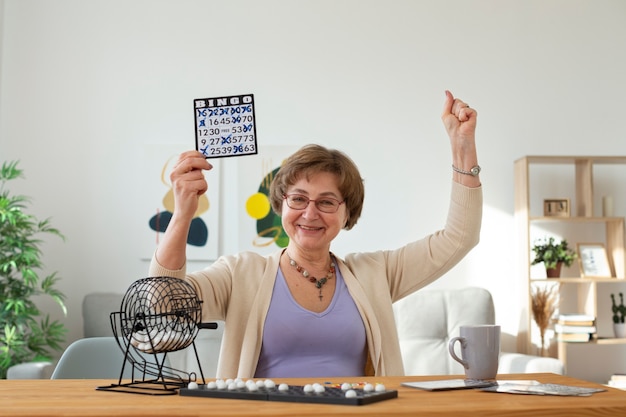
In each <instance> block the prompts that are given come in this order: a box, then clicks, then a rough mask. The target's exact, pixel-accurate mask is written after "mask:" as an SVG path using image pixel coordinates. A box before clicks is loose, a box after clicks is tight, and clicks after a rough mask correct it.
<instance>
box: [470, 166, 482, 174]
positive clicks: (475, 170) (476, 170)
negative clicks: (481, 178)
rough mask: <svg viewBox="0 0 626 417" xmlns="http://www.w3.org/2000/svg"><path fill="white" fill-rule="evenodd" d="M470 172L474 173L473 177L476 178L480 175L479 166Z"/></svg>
mask: <svg viewBox="0 0 626 417" xmlns="http://www.w3.org/2000/svg"><path fill="white" fill-rule="evenodd" d="M470 172H471V173H472V175H473V176H476V175H478V174H480V167H479V166H475V167H473V168H472V169H470Z"/></svg>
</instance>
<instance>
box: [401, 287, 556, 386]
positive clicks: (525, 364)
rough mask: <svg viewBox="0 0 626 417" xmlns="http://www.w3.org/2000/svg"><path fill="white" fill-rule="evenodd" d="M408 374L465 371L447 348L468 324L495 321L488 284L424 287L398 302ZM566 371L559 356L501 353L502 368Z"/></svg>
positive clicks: (442, 373)
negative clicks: (485, 285)
mask: <svg viewBox="0 0 626 417" xmlns="http://www.w3.org/2000/svg"><path fill="white" fill-rule="evenodd" d="M393 309H394V315H395V318H396V325H397V328H398V337H399V339H400V350H401V354H402V360H403V362H404V371H405V374H406V375H451V374H460V375H462V374H463V373H464V369H463V367H462V365H460V364H459V363H458V362H456V361H455V360H454V359H452V357H451V356H450V354H449V352H448V342H449V341H450V339H451V338H452V337H455V336H458V335H459V327H460V326H462V325H465V324H468V325H469V324H495V323H496V321H495V309H494V305H493V299H492V297H491V293H490V292H489V291H487V290H486V289H484V288H476V287H467V288H461V289H451V290H427V289H424V290H420V291H417V292H416V293H414V294H411V295H409V296H407V297H405V298H404V299H402V300H399V301H397V302H396V303H394V306H393ZM532 372H551V373H556V374H560V375H562V374H563V363H562V362H561V361H559V360H558V359H554V358H545V357H539V356H533V355H525V354H521V353H502V354H501V356H500V366H499V369H498V373H532Z"/></svg>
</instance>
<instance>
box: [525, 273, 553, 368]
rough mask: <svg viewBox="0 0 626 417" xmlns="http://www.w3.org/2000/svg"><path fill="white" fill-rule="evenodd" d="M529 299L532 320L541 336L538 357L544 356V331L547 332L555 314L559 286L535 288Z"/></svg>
mask: <svg viewBox="0 0 626 417" xmlns="http://www.w3.org/2000/svg"><path fill="white" fill-rule="evenodd" d="M531 299H532V312H533V318H534V319H535V323H537V327H539V335H540V336H541V347H540V350H539V351H540V353H539V356H545V354H544V353H545V345H546V343H545V338H546V330H548V327H549V326H550V323H551V322H552V317H553V316H554V313H555V312H556V307H557V306H558V304H559V286H558V285H545V286H535V287H533V290H532V294H531Z"/></svg>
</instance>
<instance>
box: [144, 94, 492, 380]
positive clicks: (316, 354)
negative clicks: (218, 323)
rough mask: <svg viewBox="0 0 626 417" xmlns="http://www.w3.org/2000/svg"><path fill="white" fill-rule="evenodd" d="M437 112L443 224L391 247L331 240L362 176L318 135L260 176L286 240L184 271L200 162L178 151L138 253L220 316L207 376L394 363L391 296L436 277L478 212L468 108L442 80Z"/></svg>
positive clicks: (474, 239) (359, 196)
mask: <svg viewBox="0 0 626 417" xmlns="http://www.w3.org/2000/svg"><path fill="white" fill-rule="evenodd" d="M442 120H443V124H444V126H445V128H446V130H447V133H448V136H449V138H450V143H451V148H452V179H453V183H452V195H451V203H450V209H449V212H448V218H447V222H446V225H445V228H444V229H443V230H440V231H437V232H435V233H433V234H431V235H429V236H426V237H424V238H422V239H420V240H417V241H414V242H410V243H408V244H407V245H406V246H403V247H401V248H399V249H396V250H380V251H377V252H371V253H352V254H349V255H346V256H345V258H343V259H341V258H339V257H337V256H335V255H334V254H333V253H332V252H331V250H330V247H331V243H332V241H333V239H334V238H335V237H336V236H337V235H338V234H339V232H340V231H341V229H346V230H349V229H351V228H352V227H353V226H354V225H355V224H356V222H357V221H358V219H359V216H360V214H361V208H362V204H363V196H364V191H363V184H362V179H361V176H360V174H359V171H358V169H357V167H356V166H355V164H354V163H353V162H352V161H351V160H350V159H349V158H348V157H347V156H346V155H344V154H343V153H341V152H338V151H336V150H329V149H326V148H324V147H322V146H318V145H309V146H305V147H303V148H302V149H300V150H299V151H297V152H296V153H295V154H293V155H292V156H291V157H289V158H288V159H287V160H286V161H285V163H284V164H283V166H281V168H280V170H279V172H278V174H277V175H276V177H275V178H274V180H273V182H272V184H271V188H270V200H271V203H272V208H273V210H274V211H275V212H276V213H277V214H278V215H280V216H281V218H282V226H283V229H284V230H285V232H286V234H287V235H288V236H289V244H288V245H287V247H286V248H284V249H280V250H278V251H277V252H275V253H274V254H272V255H269V256H261V255H259V254H256V253H252V252H246V253H240V254H237V255H231V256H223V257H221V258H220V259H218V260H217V261H216V262H215V263H214V264H212V265H210V266H209V267H207V268H206V269H204V270H202V271H197V272H191V273H188V272H187V271H186V269H185V265H186V257H185V247H186V241H187V233H188V230H189V227H190V224H191V220H192V218H193V215H194V213H195V211H196V208H197V205H198V196H200V195H202V194H203V193H204V192H206V190H207V183H206V181H205V178H204V174H203V171H204V170H210V169H211V168H212V167H211V165H210V164H209V163H208V162H207V160H206V159H205V158H204V156H203V155H202V154H201V153H199V152H195V151H190V152H186V153H183V154H182V155H181V156H180V158H179V160H178V163H177V164H176V166H175V168H174V169H173V171H172V174H171V180H172V184H173V189H174V195H175V201H176V209H175V211H174V214H173V216H172V219H171V221H170V223H169V226H168V228H167V231H166V232H165V234H164V236H163V238H162V240H161V243H160V244H159V247H158V248H157V250H156V252H155V254H154V257H153V259H152V263H151V265H150V276H172V277H178V278H181V279H185V280H187V281H188V282H190V283H191V284H192V285H193V286H194V287H195V289H196V291H197V292H198V295H199V297H200V298H201V299H202V300H203V320H204V321H211V320H223V321H225V327H224V329H225V330H224V340H223V343H222V351H221V354H220V359H219V365H218V375H217V376H218V377H221V378H234V377H240V378H252V377H267V378H271V377H316V376H317V377H322V376H323V377H339V376H361V375H377V376H384V375H402V374H403V365H402V359H401V355H400V346H399V342H398V336H397V334H396V326H395V323H394V316H393V310H392V303H393V302H395V301H397V300H399V299H401V298H403V297H405V296H407V295H409V294H411V293H413V292H415V291H417V290H419V289H420V288H422V287H424V286H425V285H427V284H429V283H431V282H433V281H434V280H436V279H437V278H439V277H441V276H442V275H443V274H444V273H445V272H447V271H448V270H449V269H450V268H452V267H453V266H454V265H456V264H457V263H458V262H459V261H460V260H461V259H462V258H463V257H464V256H465V255H466V254H467V253H468V252H469V251H470V250H471V249H472V248H473V247H474V246H475V245H476V244H477V243H478V240H479V234H480V224H481V216H482V190H481V187H480V180H479V178H478V173H479V171H480V168H479V166H478V161H477V154H476V146H475V130H476V111H474V110H473V109H471V108H470V107H468V106H467V105H466V104H465V103H464V102H463V101H461V100H459V99H455V98H454V97H453V96H452V94H451V93H450V92H448V91H446V98H445V104H444V109H443V114H442Z"/></svg>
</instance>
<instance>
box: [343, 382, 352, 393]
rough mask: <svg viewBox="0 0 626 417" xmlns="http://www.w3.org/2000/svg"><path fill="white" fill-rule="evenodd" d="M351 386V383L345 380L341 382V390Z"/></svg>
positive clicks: (346, 389)
mask: <svg viewBox="0 0 626 417" xmlns="http://www.w3.org/2000/svg"><path fill="white" fill-rule="evenodd" d="M351 388H352V384H348V383H347V382H344V383H343V384H341V390H342V391H348V390H349V389H351Z"/></svg>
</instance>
